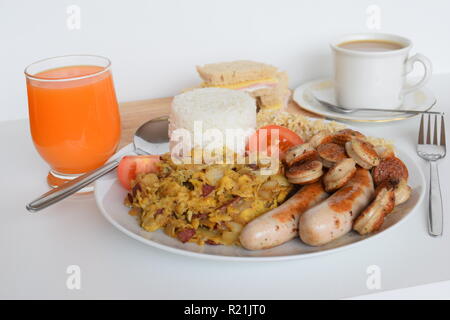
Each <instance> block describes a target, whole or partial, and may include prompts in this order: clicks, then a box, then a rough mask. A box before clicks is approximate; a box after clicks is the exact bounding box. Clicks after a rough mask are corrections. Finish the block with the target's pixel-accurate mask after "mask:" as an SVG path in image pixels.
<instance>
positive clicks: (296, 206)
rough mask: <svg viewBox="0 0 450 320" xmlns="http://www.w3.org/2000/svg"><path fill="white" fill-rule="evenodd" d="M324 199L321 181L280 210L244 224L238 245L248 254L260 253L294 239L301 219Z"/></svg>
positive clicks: (303, 191)
mask: <svg viewBox="0 0 450 320" xmlns="http://www.w3.org/2000/svg"><path fill="white" fill-rule="evenodd" d="M327 196H328V194H327V193H326V192H325V190H324V189H323V187H322V184H321V183H320V181H319V182H316V183H313V184H309V185H306V186H304V187H303V188H301V189H300V190H299V191H298V192H297V193H296V194H295V195H293V196H292V197H291V198H289V199H288V200H287V201H286V202H285V203H283V204H282V205H281V206H279V207H278V208H275V209H273V210H271V211H269V212H266V213H265V214H263V215H262V216H260V217H258V218H256V219H255V220H253V221H251V222H250V223H249V224H247V225H246V226H245V227H244V229H243V230H242V232H241V235H240V238H239V240H240V242H241V245H242V246H243V247H244V248H246V249H248V250H260V249H267V248H272V247H275V246H278V245H280V244H283V243H285V242H286V241H289V240H291V239H293V238H295V237H296V235H297V234H298V229H297V227H298V220H299V217H300V215H301V214H302V213H303V212H305V211H306V210H308V209H309V208H311V207H313V206H314V205H316V204H317V203H319V202H321V201H322V200H324V199H325V198H326V197H327Z"/></svg>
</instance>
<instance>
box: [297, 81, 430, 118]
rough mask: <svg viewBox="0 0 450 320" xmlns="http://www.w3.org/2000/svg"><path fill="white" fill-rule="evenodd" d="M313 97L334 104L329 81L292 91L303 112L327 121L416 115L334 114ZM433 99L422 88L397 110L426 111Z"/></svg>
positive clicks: (408, 96) (303, 85) (413, 93)
mask: <svg viewBox="0 0 450 320" xmlns="http://www.w3.org/2000/svg"><path fill="white" fill-rule="evenodd" d="M313 92H314V95H315V96H316V97H318V98H320V99H321V100H324V101H327V102H330V103H332V104H336V102H335V98H334V85H333V81H332V80H331V79H320V80H314V81H309V82H307V83H304V84H302V85H301V86H299V87H298V88H296V89H295V90H294V94H293V100H294V101H295V102H296V103H297V104H298V105H299V106H300V107H301V108H302V109H304V110H307V111H309V112H312V113H315V114H318V115H321V116H324V117H325V118H328V119H334V120H344V121H355V122H389V121H398V120H404V119H408V118H411V117H414V116H416V115H414V114H405V113H388V112H386V113H385V112H371V111H360V112H355V113H352V114H344V113H338V112H334V111H332V110H330V109H328V108H327V107H326V106H324V105H322V104H320V103H319V102H318V101H317V100H316V99H314V96H313V94H312V93H313ZM434 101H435V97H434V94H433V92H431V90H430V89H428V88H426V87H424V88H421V89H419V90H416V91H414V92H411V93H410V94H407V95H406V96H405V100H404V103H403V105H402V106H401V107H400V108H399V109H400V110H401V109H402V108H403V109H410V110H418V111H426V110H429V109H431V107H432V106H433V103H434Z"/></svg>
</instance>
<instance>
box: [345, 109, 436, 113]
mask: <svg viewBox="0 0 450 320" xmlns="http://www.w3.org/2000/svg"><path fill="white" fill-rule="evenodd" d="M358 111H381V112H395V113H412V114H421V113H428V114H441V113H442V112H439V111H419V110H407V109H398V110H395V109H374V108H360V109H354V111H352V112H358Z"/></svg>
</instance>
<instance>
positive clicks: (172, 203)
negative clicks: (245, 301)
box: [125, 154, 292, 245]
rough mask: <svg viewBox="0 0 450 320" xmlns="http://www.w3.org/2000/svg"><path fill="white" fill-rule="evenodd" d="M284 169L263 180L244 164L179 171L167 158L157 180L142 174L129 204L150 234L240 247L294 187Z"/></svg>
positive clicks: (254, 168)
mask: <svg viewBox="0 0 450 320" xmlns="http://www.w3.org/2000/svg"><path fill="white" fill-rule="evenodd" d="M282 170H283V169H282V166H281V164H280V168H279V170H278V171H279V172H278V173H277V174H274V175H261V174H260V171H259V168H258V167H257V166H252V165H245V164H213V165H203V164H190V165H186V164H183V165H176V164H174V163H173V162H172V161H171V159H170V154H166V155H164V156H162V161H161V163H160V170H159V172H158V173H157V174H155V173H149V174H141V175H138V176H137V177H136V179H135V180H134V181H133V183H132V186H133V189H132V192H131V193H129V194H128V196H127V198H126V199H125V204H126V205H127V206H129V207H130V208H131V209H130V214H132V215H135V216H137V217H138V218H139V220H140V224H141V226H142V228H144V229H145V230H147V231H155V230H158V229H163V230H164V232H165V233H166V234H168V235H169V236H171V237H176V238H178V239H179V240H180V241H182V242H188V241H190V242H195V243H197V244H200V245H203V244H205V243H207V244H224V245H233V244H239V240H238V237H239V234H240V231H241V229H242V228H243V226H244V225H245V224H247V223H248V222H249V221H251V220H253V219H254V218H256V217H258V216H259V215H261V214H263V213H265V212H267V211H268V210H271V209H273V208H275V207H277V206H278V205H280V204H281V203H282V202H283V201H284V200H285V198H286V197H287V195H288V194H289V192H290V191H291V190H292V185H291V184H290V183H289V182H288V181H287V180H286V178H285V177H284V174H283V172H281V171H282Z"/></svg>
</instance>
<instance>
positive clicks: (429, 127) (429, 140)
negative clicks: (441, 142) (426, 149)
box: [427, 115, 431, 144]
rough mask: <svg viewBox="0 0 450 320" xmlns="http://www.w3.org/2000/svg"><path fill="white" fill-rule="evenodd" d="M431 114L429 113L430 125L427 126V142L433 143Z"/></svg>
mask: <svg viewBox="0 0 450 320" xmlns="http://www.w3.org/2000/svg"><path fill="white" fill-rule="evenodd" d="M430 118H431V116H430V115H428V126H427V144H431V125H430V124H431V120H430Z"/></svg>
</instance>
